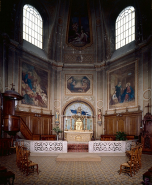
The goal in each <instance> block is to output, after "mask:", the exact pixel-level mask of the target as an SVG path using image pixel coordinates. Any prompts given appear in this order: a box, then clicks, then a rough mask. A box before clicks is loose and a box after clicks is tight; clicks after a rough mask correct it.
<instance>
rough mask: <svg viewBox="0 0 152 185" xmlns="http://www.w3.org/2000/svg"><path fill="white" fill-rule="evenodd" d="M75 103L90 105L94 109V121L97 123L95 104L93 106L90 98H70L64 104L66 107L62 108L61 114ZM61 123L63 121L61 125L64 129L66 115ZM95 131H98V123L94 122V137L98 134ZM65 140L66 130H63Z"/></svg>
mask: <svg viewBox="0 0 152 185" xmlns="http://www.w3.org/2000/svg"><path fill="white" fill-rule="evenodd" d="M73 103H84V104H86V105H88V107H90V109H91V110H92V113H93V115H92V118H93V123H95V121H96V116H95V109H94V106H93V105H92V104H91V103H90V102H89V101H88V100H86V99H83V98H80V97H77V98H73V99H71V100H69V101H68V102H67V103H66V104H65V105H64V107H63V108H62V110H61V114H62V115H64V113H65V110H66V109H67V107H68V106H70V105H72V104H73ZM61 123H63V124H62V125H61V127H62V130H64V117H63V118H62V121H61ZM95 133H96V125H95V124H93V135H94V137H95V135H96V134H95ZM63 140H64V132H63Z"/></svg>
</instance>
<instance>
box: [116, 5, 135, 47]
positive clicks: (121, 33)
mask: <svg viewBox="0 0 152 185" xmlns="http://www.w3.org/2000/svg"><path fill="white" fill-rule="evenodd" d="M133 40H135V9H134V7H133V6H128V7H126V8H125V9H124V10H123V11H122V12H121V13H120V14H119V16H118V17H117V20H116V49H118V48H120V47H122V46H124V45H126V44H128V43H130V42H131V41H133Z"/></svg>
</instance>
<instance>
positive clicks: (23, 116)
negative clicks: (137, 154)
mask: <svg viewBox="0 0 152 185" xmlns="http://www.w3.org/2000/svg"><path fill="white" fill-rule="evenodd" d="M151 17H152V1H150V0H123V1H122V0H77V1H74V0H43V1H42V0H11V1H7V0H6V1H3V0H0V22H1V23H0V166H1V165H2V166H5V165H6V166H7V168H9V169H10V170H11V171H12V172H13V169H11V165H12V166H13V160H15V155H16V154H15V153H14V152H12V154H11V155H9V156H10V158H8V155H7V154H8V153H7V152H8V151H6V150H7V149H6V148H5V147H4V146H5V145H6V143H7V142H8V141H9V142H10V145H11V146H12V143H13V142H14V143H15V142H17V141H19V140H22V139H23V140H29V141H58V140H59V141H67V143H80V144H81V143H82V144H83V143H87V142H89V141H114V140H116V133H117V132H124V133H125V134H126V138H127V140H134V139H135V140H137V141H138V142H139V143H141V144H142V147H143V148H142V153H143V154H142V157H143V158H144V160H145V161H144V162H143V168H142V171H141V172H140V173H138V174H137V176H135V178H136V179H130V183H132V184H133V183H134V184H136V180H137V179H138V180H139V179H141V180H142V175H143V174H144V173H145V172H146V171H147V170H148V168H150V167H151V166H148V167H147V162H146V156H147V159H149V161H150V160H151V159H150V156H151V155H152V22H151V20H152V18H151ZM55 128H58V129H59V133H57V132H56V130H55ZM4 143H5V144H4ZM69 146H70V145H69ZM87 149H88V148H87ZM67 150H68V149H67ZM69 150H70V149H69ZM83 152H84V151H83ZM10 153H11V152H10ZM68 153H69V152H68ZM71 153H72V152H71ZM11 156H12V157H11ZM117 157H118V156H117ZM44 158H45V157H44ZM101 158H102V157H101ZM103 158H104V159H105V161H107V164H108V162H109V163H110V164H112V163H113V162H114V161H113V159H114V158H112V157H109V158H108V156H106V157H103ZM118 158H119V157H118ZM118 158H117V159H118ZM45 159H46V161H49V158H48V157H46V158H45ZM115 159H116V158H115ZM117 159H116V160H115V162H116V161H117ZM2 160H3V162H2ZM32 160H34V157H33V158H32ZM35 160H36V161H37V163H39V161H40V164H43V162H42V161H43V157H41V159H40V160H39V159H38V157H35ZM41 160H42V161H41ZM121 160H122V161H123V160H124V158H123V157H122V159H121ZM4 161H8V163H9V162H10V165H7V163H6V164H5V162H4ZM101 161H102V159H101ZM118 162H119V160H118ZM44 163H45V162H44ZM50 163H51V164H52V166H54V169H56V168H57V167H55V164H56V163H55V157H54V156H52V158H51V162H50ZM58 163H59V162H58ZM81 164H82V165H84V166H85V168H87V166H86V164H85V163H84V162H82V163H81ZM81 164H80V162H79V163H78V164H77V165H78V166H79V165H81ZM120 164H121V162H120ZM60 165H61V169H63V171H64V165H65V166H66V165H69V163H67V162H65V164H64V163H62V164H60ZM73 165H75V163H74V162H73V163H72V166H73ZM89 165H90V168H91V169H95V168H96V169H98V164H97V163H95V164H93V163H92V164H91V163H89ZM91 165H92V166H91ZM148 165H149V164H148ZM114 166H116V164H114ZM118 166H119V167H118V169H119V168H120V165H118ZM79 167H80V166H79ZM69 168H70V165H69ZM104 168H105V169H106V168H107V166H104ZM113 168H114V167H113ZM42 169H43V170H44V171H45V172H46V169H45V166H43V167H42ZM57 169H58V170H59V168H57ZM17 170H18V168H17V167H14V171H15V175H16V178H15V181H14V183H16V184H19V180H20V177H19V176H20V175H19V173H20V172H19V171H17ZM71 170H72V168H71ZM100 170H101V169H100V168H99V171H100ZM48 171H49V170H48ZM107 171H108V170H107ZM79 172H81V174H82V173H83V170H82V169H81V170H79ZM46 173H47V172H46ZM69 173H70V172H69ZM86 173H87V172H86ZM96 173H98V171H96ZM40 174H41V173H40ZM40 174H39V175H40ZM54 174H55V176H56V177H57V174H56V172H54ZM110 174H113V172H112V171H110ZM63 175H64V173H63ZM89 175H93V174H92V172H90V174H89V172H88V176H89ZM23 176H24V175H23ZM65 176H66V175H65ZM71 176H72V174H71ZM33 177H34V179H35V181H31V180H32V179H31V176H28V177H27V179H26V178H25V179H24V178H23V179H24V181H22V184H28V183H29V184H30V182H31V184H32V183H33V184H40V182H37V183H36V178H37V174H35V173H34V175H33ZM110 178H113V177H110ZM124 178H125V179H124V181H126V182H129V181H128V179H127V177H126V176H125V177H124ZM100 180H101V179H100ZM67 181H68V180H67ZM67 181H66V182H67ZM111 181H112V180H110V179H109V175H108V176H107V177H106V176H105V182H107V184H108V183H109V184H110V183H111V184H113V183H112V182H111ZM47 182H49V180H48V181H47ZM50 182H52V183H53V184H56V183H57V184H62V183H63V184H65V182H64V181H62V182H59V181H58V180H57V181H56V182H55V180H54V181H50ZM74 182H75V181H74V179H73V181H71V180H70V181H69V184H74ZM90 182H92V183H95V182H96V184H100V182H99V181H94V180H93V177H91V179H90ZM113 182H114V181H113ZM81 183H82V184H83V183H84V184H85V183H86V184H87V182H84V181H81ZM117 183H118V184H121V183H122V182H119V175H118V176H117V177H116V182H115V184H117ZM41 184H43V182H41ZM44 184H47V183H46V181H44ZM88 184H89V181H88ZM101 184H104V182H103V183H101ZM105 184H106V183H105ZM122 184H123V183H122Z"/></svg>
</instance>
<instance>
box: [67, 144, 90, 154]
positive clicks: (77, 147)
mask: <svg viewBox="0 0 152 185" xmlns="http://www.w3.org/2000/svg"><path fill="white" fill-rule="evenodd" d="M68 152H88V143H85V144H84V143H83V144H80V143H79V144H77V143H68Z"/></svg>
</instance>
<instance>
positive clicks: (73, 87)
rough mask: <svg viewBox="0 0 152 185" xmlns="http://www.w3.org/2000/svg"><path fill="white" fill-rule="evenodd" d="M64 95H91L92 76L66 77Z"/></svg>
mask: <svg viewBox="0 0 152 185" xmlns="http://www.w3.org/2000/svg"><path fill="white" fill-rule="evenodd" d="M65 79H66V88H65V89H66V95H75V94H77V95H78V94H81V95H83V94H84V95H91V94H92V75H66V78H65Z"/></svg>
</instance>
